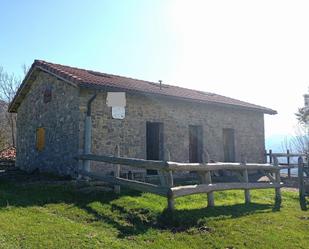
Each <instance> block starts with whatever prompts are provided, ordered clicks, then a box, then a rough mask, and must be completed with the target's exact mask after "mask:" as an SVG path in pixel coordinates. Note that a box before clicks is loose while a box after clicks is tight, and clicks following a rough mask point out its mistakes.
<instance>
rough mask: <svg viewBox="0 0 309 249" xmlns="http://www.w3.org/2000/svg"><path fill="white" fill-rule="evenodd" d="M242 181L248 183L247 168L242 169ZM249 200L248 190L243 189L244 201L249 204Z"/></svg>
mask: <svg viewBox="0 0 309 249" xmlns="http://www.w3.org/2000/svg"><path fill="white" fill-rule="evenodd" d="M244 181H245V182H246V183H249V176H248V170H247V169H245V170H244ZM250 202H251V196H250V190H249V189H245V203H246V204H249V203H250Z"/></svg>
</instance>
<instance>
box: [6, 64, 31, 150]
mask: <svg viewBox="0 0 309 249" xmlns="http://www.w3.org/2000/svg"><path fill="white" fill-rule="evenodd" d="M22 68H23V72H24V74H25V75H26V74H27V72H28V68H27V66H25V65H23V66H22ZM21 82H22V80H21V78H20V77H17V76H16V75H15V74H13V73H12V74H8V73H7V72H6V71H4V69H3V67H1V66H0V100H2V101H3V102H5V103H6V112H5V121H6V122H5V123H6V126H7V130H8V132H9V134H10V139H9V142H8V144H9V145H12V146H13V147H15V145H16V119H17V115H16V114H15V113H9V112H8V110H7V108H8V106H9V103H11V102H12V100H13V98H14V96H15V94H16V92H17V90H18V88H19V86H20V84H21ZM2 132H3V131H2ZM2 134H3V133H2ZM2 139H3V138H2Z"/></svg>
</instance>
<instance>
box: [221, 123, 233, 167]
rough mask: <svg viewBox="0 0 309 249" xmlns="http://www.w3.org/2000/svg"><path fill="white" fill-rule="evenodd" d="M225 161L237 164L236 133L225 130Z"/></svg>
mask: <svg viewBox="0 0 309 249" xmlns="http://www.w3.org/2000/svg"><path fill="white" fill-rule="evenodd" d="M223 150H224V161H225V162H235V131H234V129H223Z"/></svg>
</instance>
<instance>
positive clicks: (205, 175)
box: [199, 151, 215, 207]
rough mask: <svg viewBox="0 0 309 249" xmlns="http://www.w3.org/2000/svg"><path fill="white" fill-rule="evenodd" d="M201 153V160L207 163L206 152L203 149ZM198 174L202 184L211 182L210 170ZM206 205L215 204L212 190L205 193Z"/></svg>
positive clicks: (207, 155)
mask: <svg viewBox="0 0 309 249" xmlns="http://www.w3.org/2000/svg"><path fill="white" fill-rule="evenodd" d="M202 153H203V154H202V162H203V163H208V160H209V154H208V152H207V151H203V152H202ZM199 175H200V178H201V180H202V183H203V184H212V180H211V172H210V171H206V172H205V173H202V174H199ZM207 206H208V207H213V206H215V199H214V193H213V192H209V193H207Z"/></svg>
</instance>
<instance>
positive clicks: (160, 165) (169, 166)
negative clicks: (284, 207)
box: [79, 154, 280, 172]
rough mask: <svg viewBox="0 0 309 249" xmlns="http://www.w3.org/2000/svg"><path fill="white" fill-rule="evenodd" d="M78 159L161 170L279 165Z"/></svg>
mask: <svg viewBox="0 0 309 249" xmlns="http://www.w3.org/2000/svg"><path fill="white" fill-rule="evenodd" d="M79 159H80V160H90V161H98V162H105V163H111V164H122V165H128V166H132V167H136V168H142V169H152V170H163V171H169V170H172V171H214V170H245V169H247V170H267V171H270V172H276V171H278V170H280V167H274V166H273V165H272V164H258V163H247V164H242V163H222V162H217V163H177V162H169V161H153V160H145V159H138V158H124V157H115V156H101V155H90V154H88V155H80V156H79Z"/></svg>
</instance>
